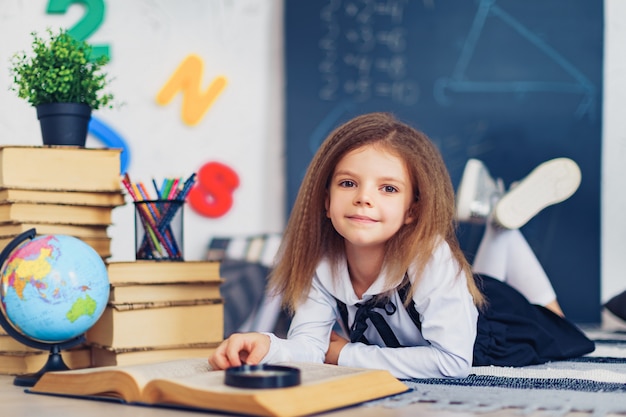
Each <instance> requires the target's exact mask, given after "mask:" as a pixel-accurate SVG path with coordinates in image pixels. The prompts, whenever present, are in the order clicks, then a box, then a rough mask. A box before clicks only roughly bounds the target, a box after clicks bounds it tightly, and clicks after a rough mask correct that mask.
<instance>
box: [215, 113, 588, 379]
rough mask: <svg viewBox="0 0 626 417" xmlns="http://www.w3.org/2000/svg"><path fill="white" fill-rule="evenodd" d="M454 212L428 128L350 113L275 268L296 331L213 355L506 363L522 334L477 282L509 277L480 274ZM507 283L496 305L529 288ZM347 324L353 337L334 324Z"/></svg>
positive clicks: (306, 183)
mask: <svg viewBox="0 0 626 417" xmlns="http://www.w3.org/2000/svg"><path fill="white" fill-rule="evenodd" d="M454 216H455V204H454V192H453V187H452V184H451V181H450V178H449V175H448V172H447V170H446V167H445V165H444V163H443V160H442V158H441V155H440V153H439V152H438V150H437V148H436V147H435V146H434V144H433V143H432V142H431V141H430V140H429V139H428V137H426V136H425V135H424V134H423V133H421V132H419V131H417V130H415V129H413V128H411V127H409V126H407V125H406V124H403V123H401V122H399V121H397V120H396V119H395V118H393V117H392V116H391V115H389V114H384V113H372V114H366V115H362V116H358V117H356V118H354V119H352V120H351V121H349V122H347V123H345V124H344V125H342V126H340V127H339V128H337V129H336V130H335V131H333V132H332V133H331V134H330V136H329V137H328V138H327V139H326V140H325V141H324V143H323V144H322V146H321V147H320V149H319V150H318V152H317V153H316V155H315V157H314V158H313V161H312V162H311V164H310V166H309V168H308V170H307V173H306V175H305V178H304V180H303V183H302V186H301V189H300V192H299V194H298V197H297V199H296V202H295V205H294V208H293V211H292V215H291V217H290V219H289V222H288V224H287V227H286V230H285V233H284V238H283V241H282V245H281V249H280V251H279V258H278V263H277V265H276V267H275V269H274V272H273V275H272V277H271V286H272V288H273V290H274V291H275V292H276V293H277V294H280V295H281V297H282V299H283V301H284V303H285V305H286V306H287V307H288V308H289V309H290V310H291V311H293V312H294V313H295V314H294V317H293V319H292V323H291V327H290V330H289V334H288V337H287V339H280V338H278V337H276V336H275V335H273V334H269V333H244V334H234V335H232V336H230V337H229V338H228V339H226V340H225V341H224V342H223V343H222V344H221V345H220V346H219V347H218V349H217V350H216V352H215V353H214V354H213V355H212V356H211V357H210V358H209V363H210V364H211V366H212V367H213V368H214V369H224V368H227V367H230V366H239V365H241V364H242V363H248V364H256V363H275V362H283V361H293V362H298V361H300V362H302V361H305V362H320V363H321V362H326V363H332V364H338V365H345V366H356V367H368V368H379V369H387V370H389V371H390V372H391V373H392V374H393V375H395V376H396V377H398V378H428V377H455V378H458V377H464V376H467V375H468V373H469V370H470V368H471V366H472V362H473V360H474V363H475V364H476V363H477V364H482V362H484V361H488V362H493V363H494V364H498V363H499V362H501V361H502V352H505V355H504V359H505V360H506V359H507V358H509V357H512V358H513V361H517V360H518V359H519V358H518V357H517V356H516V354H515V351H516V350H518V349H515V348H514V349H512V350H510V351H511V352H513V355H509V354H508V353H506V352H507V349H508V348H509V346H510V345H512V344H513V343H517V341H510V340H508V339H507V337H506V334H503V333H502V331H501V330H502V326H501V325H500V322H497V321H494V322H490V321H489V319H490V317H491V316H490V315H485V316H484V314H483V312H489V311H490V310H492V307H491V306H492V304H494V302H493V300H491V298H490V297H491V295H489V293H487V296H488V297H489V300H488V301H487V302H486V301H485V297H484V296H483V294H482V293H481V291H480V290H479V286H478V285H477V281H478V283H479V284H480V286H481V287H483V288H484V289H485V290H488V291H490V288H491V287H492V286H495V287H498V286H505V284H502V283H501V282H500V281H497V280H492V279H488V278H484V279H480V278H478V277H475V276H473V275H472V273H471V270H470V266H469V264H468V263H467V261H466V259H465V257H464V255H463V253H462V252H461V250H460V248H459V244H458V242H457V239H456V236H455V227H454V224H455V223H454ZM487 284H488V285H487ZM488 287H489V288H488ZM506 290H507V291H505V292H504V294H503V298H502V300H501V302H498V303H495V304H497V306H498V307H503V308H504V309H507V308H508V305H509V304H510V303H511V302H513V301H517V300H515V296H516V295H518V294H517V293H516V292H515V290H513V289H512V288H510V287H507V288H506ZM508 290H510V291H511V292H512V294H511V293H509V292H508ZM519 297H521V299H522V304H524V303H525V304H524V305H523V306H522V307H521V308H518V309H517V310H516V311H513V312H508V311H507V312H506V314H505V317H504V320H505V321H506V320H509V319H510V318H511V317H515V315H516V314H520V315H522V316H528V311H527V309H528V308H531V307H532V306H530V304H528V302H527V301H526V300H525V299H524V298H523V297H522V296H521V295H520V296H519ZM517 302H518V304H519V301H517ZM479 309H481V318H480V319H479ZM543 313H544V312H542V314H543ZM545 313H546V314H552V316H554V317H550V318H549V320H551V322H552V321H555V320H560V321H562V322H564V323H565V321H564V320H563V319H562V318H560V317H559V316H557V315H555V314H553V313H551V312H549V311H547V310H546V312H545ZM483 316H484V317H485V319H483V318H482V317H483ZM531 316H532V315H531ZM499 319H502V317H497V316H496V317H495V318H494V320H499ZM531 319H534V317H531ZM485 320H487V321H488V323H487V324H486V325H482V326H481V321H482V322H485ZM524 320H526V317H524ZM477 323H478V328H477ZM337 324H338V325H339V326H340V327H341V333H343V336H342V335H340V334H338V333H335V332H334V331H333V328H334V327H335V326H336V325H337ZM529 324H530V325H532V324H533V323H532V320H531V322H530V323H529ZM559 325H560V322H557V327H558V326H559ZM524 326H526V322H524ZM570 326H571V325H570ZM504 327H505V328H506V326H504ZM565 327H567V326H565ZM505 330H506V329H505ZM550 330H551V331H553V329H550ZM571 331H574V332H575V331H576V330H575V329H573V326H572V330H571ZM505 333H506V331H505ZM477 334H478V335H479V337H478V339H477ZM492 334H493V335H496V336H497V337H496V338H494V337H492ZM582 337H583V338H584V336H582ZM475 342H476V343H475ZM503 343H504V345H503V346H499V345H502V344H503ZM522 344H523V343H522ZM531 345H532V343H531ZM476 350H477V351H478V354H477V355H476V353H475V351H476ZM492 351H494V355H493V356H491V355H490V352H492ZM485 352H486V353H485ZM476 356H478V361H476ZM521 359H522V360H525V361H529V360H531V361H532V360H535V358H534V357H532V355H531V356H528V355H525V356H524V357H522V358H521Z"/></svg>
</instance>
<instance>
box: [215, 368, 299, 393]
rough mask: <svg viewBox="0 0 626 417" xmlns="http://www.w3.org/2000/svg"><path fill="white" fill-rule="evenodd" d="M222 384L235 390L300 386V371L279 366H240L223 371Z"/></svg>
mask: <svg viewBox="0 0 626 417" xmlns="http://www.w3.org/2000/svg"><path fill="white" fill-rule="evenodd" d="M224 383H225V384H226V385H229V386H231V387H237V388H285V387H293V386H295V385H300V370H299V369H298V368H293V367H290V366H280V365H267V364H264V365H241V366H235V367H232V368H228V369H226V371H225V376H224Z"/></svg>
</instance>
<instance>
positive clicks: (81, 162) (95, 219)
mask: <svg viewBox="0 0 626 417" xmlns="http://www.w3.org/2000/svg"><path fill="white" fill-rule="evenodd" d="M120 156H121V150H120V149H108V148H93V149H90V148H77V147H69V146H58V147H51V146H2V147H0V249H1V248H4V247H5V246H6V245H7V244H8V243H9V242H10V241H11V240H13V239H14V238H15V237H16V236H17V235H19V234H20V233H22V232H24V231H26V230H29V229H32V228H34V229H36V231H37V234H38V235H43V234H65V235H70V236H75V237H77V238H79V239H81V240H83V241H84V242H85V243H87V244H89V245H90V246H92V247H93V248H94V249H95V250H96V252H98V254H100V256H101V257H102V258H104V259H106V258H108V257H110V256H111V238H110V237H109V236H108V232H107V228H108V226H110V225H111V215H112V210H113V209H114V208H115V207H118V206H121V205H124V204H125V201H124V194H123V192H122V188H121V177H120Z"/></svg>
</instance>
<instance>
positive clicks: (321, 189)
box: [270, 113, 484, 312]
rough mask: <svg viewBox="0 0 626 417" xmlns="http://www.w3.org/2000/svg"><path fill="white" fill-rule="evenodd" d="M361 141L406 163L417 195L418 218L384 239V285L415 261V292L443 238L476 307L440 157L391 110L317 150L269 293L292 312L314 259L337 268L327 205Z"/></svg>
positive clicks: (337, 238)
mask: <svg viewBox="0 0 626 417" xmlns="http://www.w3.org/2000/svg"><path fill="white" fill-rule="evenodd" d="M366 145H376V146H380V147H382V148H383V149H385V150H387V151H389V152H391V153H392V154H394V155H396V156H398V157H400V158H401V159H403V160H404V162H405V164H406V167H407V170H408V172H409V175H410V178H411V184H412V186H413V193H414V196H415V201H414V203H413V204H412V206H411V208H410V209H409V210H411V212H410V214H411V216H412V217H413V218H414V219H415V221H413V222H411V223H408V224H405V225H403V226H402V227H401V228H400V229H399V230H398V232H397V233H396V234H395V235H394V236H393V237H392V238H391V239H389V240H388V241H387V243H386V250H385V258H384V265H383V268H384V269H385V271H386V272H387V274H386V276H387V277H389V278H388V279H389V280H390V282H387V283H386V284H387V285H388V288H392V287H393V286H395V285H398V283H399V282H400V281H401V279H402V277H403V276H404V274H405V272H406V271H407V270H408V267H409V265H416V267H417V276H416V277H415V279H413V280H412V281H413V287H412V291H414V290H415V288H416V284H417V282H419V279H420V277H421V275H422V273H423V270H424V267H425V266H426V264H427V263H428V261H429V260H430V258H431V256H432V253H433V251H434V249H435V247H436V246H437V245H438V244H439V243H440V242H441V240H442V239H444V240H445V241H446V242H447V243H448V245H449V246H450V249H451V251H452V255H453V257H454V259H456V261H457V262H458V265H459V274H465V276H466V277H467V283H468V288H469V291H470V293H471V294H472V296H473V297H474V303H475V304H476V305H477V306H481V305H482V304H483V303H484V298H483V295H482V294H481V292H480V291H479V289H478V287H477V285H476V282H475V281H474V277H473V275H472V273H471V270H470V266H469V263H468V262H467V260H466V258H465V256H464V254H463V252H462V251H461V249H460V246H459V243H458V240H457V237H456V233H455V230H456V224H455V220H454V189H453V187H452V182H451V180H450V175H449V173H448V171H447V169H446V166H445V164H444V162H443V158H442V157H441V154H440V152H439V150H438V149H437V147H436V146H435V145H434V143H433V142H432V141H431V140H430V139H429V138H428V137H427V136H426V135H425V134H424V133H422V132H420V131H418V130H416V129H414V128H412V127H410V126H408V125H407V124H404V123H402V122H400V121H398V120H397V119H396V118H395V117H394V116H393V115H391V114H388V113H369V114H364V115H361V116H357V117H355V118H354V119H352V120H350V121H348V122H346V123H345V124H343V125H341V126H339V127H338V128H337V129H335V130H334V131H333V132H332V133H331V134H330V135H329V136H328V137H327V138H326V140H325V141H324V142H323V143H322V145H321V146H320V148H319V149H318V151H317V153H316V154H315V156H314V157H313V160H312V161H311V163H310V165H309V167H308V169H307V171H306V174H305V176H304V179H303V182H302V185H301V187H300V190H299V192H298V195H297V197H296V201H295V204H294V206H293V210H292V212H291V216H290V218H289V221H288V223H287V226H286V228H285V231H284V234H283V240H282V243H281V246H280V249H279V251H278V257H277V263H276V266H275V268H274V270H273V272H272V275H271V277H270V288H271V289H272V291H273V292H274V293H276V294H280V295H281V297H282V300H283V304H284V306H285V307H286V308H287V309H288V310H290V311H292V312H293V311H294V310H295V309H296V308H297V306H298V304H299V303H300V302H302V301H303V299H304V298H305V297H306V295H307V294H308V292H309V290H310V288H311V282H312V280H313V276H314V274H315V269H316V267H317V265H318V264H319V262H320V261H321V260H322V259H323V258H328V259H329V260H330V261H331V262H332V263H333V264H334V265H335V266H337V265H339V262H341V261H342V260H343V259H345V255H344V254H345V246H344V238H343V237H342V236H341V235H340V234H339V233H337V231H335V229H334V227H333V225H332V223H331V221H330V219H328V218H327V217H326V208H325V205H324V203H325V198H326V195H327V192H328V187H329V182H330V179H331V178H332V176H333V173H334V170H335V167H336V166H337V164H338V163H339V161H340V160H341V159H342V158H343V157H344V155H346V154H347V153H348V152H350V151H352V150H355V149H358V148H361V147H363V146H366ZM411 294H412V292H411Z"/></svg>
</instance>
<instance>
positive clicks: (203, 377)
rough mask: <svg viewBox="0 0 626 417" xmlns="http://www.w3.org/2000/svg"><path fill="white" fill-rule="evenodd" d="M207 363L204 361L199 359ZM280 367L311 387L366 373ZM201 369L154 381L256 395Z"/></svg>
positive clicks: (305, 366)
mask: <svg viewBox="0 0 626 417" xmlns="http://www.w3.org/2000/svg"><path fill="white" fill-rule="evenodd" d="M201 360H203V361H204V362H207V361H206V360H204V359H201ZM277 365H281V366H291V367H294V368H299V369H300V371H301V378H302V381H301V385H312V384H316V383H319V382H322V381H329V380H332V379H335V378H343V377H346V376H348V375H355V374H358V373H364V372H368V370H365V369H357V368H349V367H344V366H336V365H326V364H321V363H279V364H277ZM201 368H202V367H200V366H198V367H196V368H195V370H196V371H197V372H186V373H185V372H184V370H183V369H180V370H178V372H177V374H174V373H170V374H169V375H163V376H162V377H160V378H159V377H156V376H155V377H154V378H155V379H167V380H168V381H170V382H175V383H177V384H180V385H183V386H186V387H189V388H195V389H199V390H205V391H212V392H220V393H228V392H230V393H238V394H242V393H256V392H258V389H246V388H237V387H231V386H228V385H226V384H225V383H224V376H225V375H224V371H212V370H211V368H210V366H209V365H208V364H206V366H204V371H202V370H201Z"/></svg>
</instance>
